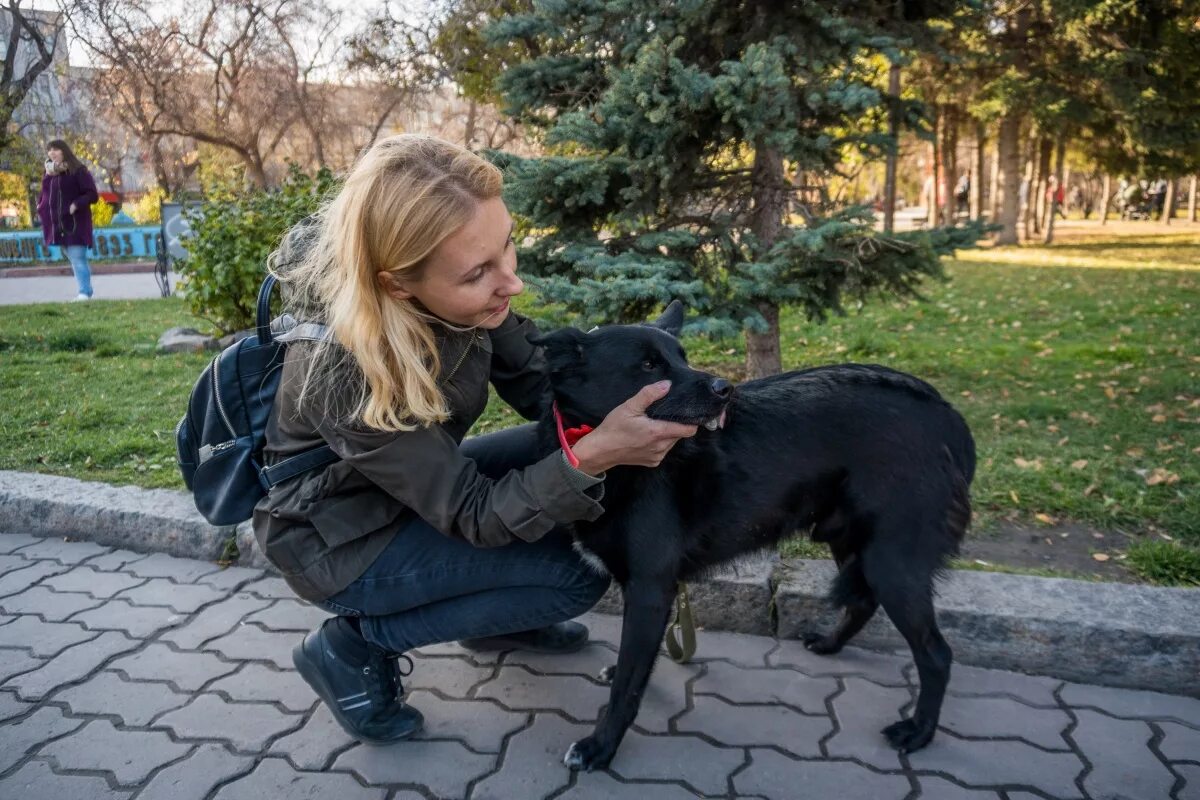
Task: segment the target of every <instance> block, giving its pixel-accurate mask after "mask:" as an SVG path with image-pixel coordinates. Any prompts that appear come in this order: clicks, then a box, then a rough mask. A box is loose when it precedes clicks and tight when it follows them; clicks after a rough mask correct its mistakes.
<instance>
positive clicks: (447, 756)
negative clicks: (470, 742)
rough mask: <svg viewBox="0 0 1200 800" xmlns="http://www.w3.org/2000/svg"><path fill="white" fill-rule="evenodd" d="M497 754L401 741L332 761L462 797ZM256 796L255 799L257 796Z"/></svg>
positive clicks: (374, 778)
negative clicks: (482, 753)
mask: <svg viewBox="0 0 1200 800" xmlns="http://www.w3.org/2000/svg"><path fill="white" fill-rule="evenodd" d="M495 763H496V756H489V755H479V754H477V753H472V752H471V751H469V750H468V749H467V748H466V747H464V746H463V745H461V744H459V743H458V742H414V741H409V742H400V743H399V744H394V745H389V746H387V747H367V746H365V745H359V746H357V747H355V748H353V749H351V750H348V751H347V752H345V753H343V754H342V755H340V756H338V759H337V761H335V762H333V769H334V770H336V771H342V770H351V771H353V772H355V773H356V774H357V775H358V776H359V777H360V778H362V779H363V780H364V781H366V782H367V783H370V784H374V785H387V784H392V783H406V784H410V785H411V784H416V785H418V786H426V787H428V788H429V791H431V792H432V793H433V794H434V795H435V796H437V797H462V796H463V795H464V794H465V793H466V790H467V785H468V784H470V783H471V781H473V780H476V779H477V778H479V777H480V776H482V775H485V774H487V773H488V772H489V771H490V770H491V769H493V768H494V766H495ZM256 800H257V799H256Z"/></svg>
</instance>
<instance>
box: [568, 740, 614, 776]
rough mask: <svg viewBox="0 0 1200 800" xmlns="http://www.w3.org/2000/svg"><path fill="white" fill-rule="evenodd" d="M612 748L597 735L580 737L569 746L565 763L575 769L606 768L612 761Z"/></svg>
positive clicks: (585, 770) (587, 770)
mask: <svg viewBox="0 0 1200 800" xmlns="http://www.w3.org/2000/svg"><path fill="white" fill-rule="evenodd" d="M612 757H613V754H612V752H611V749H610V748H605V747H604V745H602V744H600V741H599V740H598V739H596V737H595V736H589V737H587V738H586V739H580V740H579V741H578V742H576V743H575V744H573V745H571V746H570V747H569V748H567V754H566V755H565V756H563V763H564V764H566V765H567V766H568V767H570V768H571V769H574V770H583V771H584V772H591V771H592V770H594V769H604V768H605V767H607V766H608V762H610V761H612Z"/></svg>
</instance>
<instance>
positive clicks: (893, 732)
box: [883, 717, 937, 753]
mask: <svg viewBox="0 0 1200 800" xmlns="http://www.w3.org/2000/svg"><path fill="white" fill-rule="evenodd" d="M936 730H937V723H936V722H928V721H926V720H922V719H917V718H915V717H914V718H913V719H902V720H900V721H899V722H893V723H892V724H891V725H888V726H887V727H886V728H884V729H883V735H884V736H886V737H887V740H888V744H890V745H891V746H892V747H894V748H896V750H898V751H899V752H901V753H912V752H915V751H917V750H920V749H921V748H922V747H924V746H925V745H927V744H929V742H930V740H931V739H933V734H934V732H935V731H936Z"/></svg>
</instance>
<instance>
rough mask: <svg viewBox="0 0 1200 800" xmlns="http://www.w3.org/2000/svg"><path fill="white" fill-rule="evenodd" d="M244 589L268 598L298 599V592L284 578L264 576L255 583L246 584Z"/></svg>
mask: <svg viewBox="0 0 1200 800" xmlns="http://www.w3.org/2000/svg"><path fill="white" fill-rule="evenodd" d="M242 591H243V592H249V593H250V594H255V595H258V596H259V597H265V598H266V599H268V600H281V599H283V598H288V599H291V600H295V599H296V593H295V592H293V591H292V588H291V587H290V586H288V585H287V581H285V580H284V579H283V578H271V577H268V578H262V579H261V580H257V581H255V582H254V583H248V584H246V585H245V586H243V587H242Z"/></svg>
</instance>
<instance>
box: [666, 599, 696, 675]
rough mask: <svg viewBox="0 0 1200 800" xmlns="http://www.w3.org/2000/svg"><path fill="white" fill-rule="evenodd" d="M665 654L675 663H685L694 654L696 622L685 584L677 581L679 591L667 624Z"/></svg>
mask: <svg viewBox="0 0 1200 800" xmlns="http://www.w3.org/2000/svg"><path fill="white" fill-rule="evenodd" d="M665 644H666V645H667V655H669V656H670V657H671V660H672V661H674V662H675V663H676V664H686V663H688V662H689V661H691V660H692V656H694V655H695V654H696V622H695V620H694V619H693V618H692V604H691V602H689V601H688V593H687V584H686V583H684V582H683V581H680V582H679V593H678V594H676V595H675V613H674V614H673V615H672V617H671V624H669V625H667V636H666V641H665Z"/></svg>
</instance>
